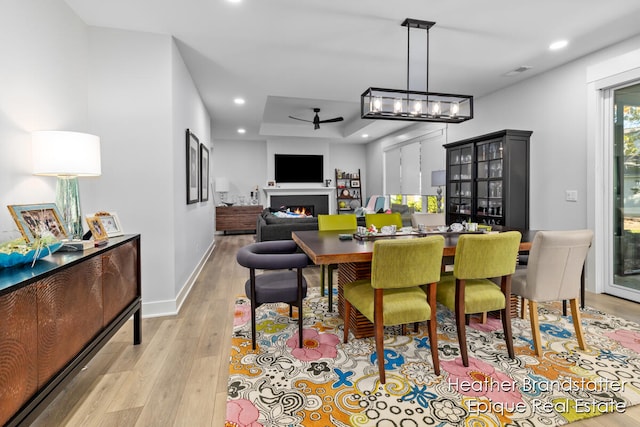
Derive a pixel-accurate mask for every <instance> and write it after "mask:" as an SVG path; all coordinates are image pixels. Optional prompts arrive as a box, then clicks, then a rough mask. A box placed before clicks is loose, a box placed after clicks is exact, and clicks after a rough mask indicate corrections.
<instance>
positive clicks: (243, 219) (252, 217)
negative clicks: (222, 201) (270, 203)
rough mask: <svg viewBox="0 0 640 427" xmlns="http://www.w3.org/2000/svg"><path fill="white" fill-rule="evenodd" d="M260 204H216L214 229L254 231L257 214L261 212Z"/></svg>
mask: <svg viewBox="0 0 640 427" xmlns="http://www.w3.org/2000/svg"><path fill="white" fill-rule="evenodd" d="M262 210H263V207H262V205H248V206H217V207H216V230H217V231H224V232H225V234H226V232H227V231H251V232H253V233H255V232H256V223H257V221H258V215H260V213H261V212H262Z"/></svg>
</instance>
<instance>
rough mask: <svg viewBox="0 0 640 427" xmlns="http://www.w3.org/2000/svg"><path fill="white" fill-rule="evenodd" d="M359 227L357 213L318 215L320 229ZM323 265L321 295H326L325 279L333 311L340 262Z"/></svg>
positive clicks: (351, 228) (353, 229)
mask: <svg viewBox="0 0 640 427" xmlns="http://www.w3.org/2000/svg"><path fill="white" fill-rule="evenodd" d="M357 228H358V219H357V218H356V216H355V215H352V214H346V215H318V230H319V231H339V230H342V231H345V232H350V233H355V231H356V229H357ZM326 267H327V268H326V275H325V266H324V265H321V266H320V268H321V270H320V295H321V296H324V285H325V281H326V283H327V285H328V286H327V288H328V291H327V293H328V296H329V311H333V272H334V270H335V269H336V268H338V264H329V265H327V266H326ZM325 277H326V279H325Z"/></svg>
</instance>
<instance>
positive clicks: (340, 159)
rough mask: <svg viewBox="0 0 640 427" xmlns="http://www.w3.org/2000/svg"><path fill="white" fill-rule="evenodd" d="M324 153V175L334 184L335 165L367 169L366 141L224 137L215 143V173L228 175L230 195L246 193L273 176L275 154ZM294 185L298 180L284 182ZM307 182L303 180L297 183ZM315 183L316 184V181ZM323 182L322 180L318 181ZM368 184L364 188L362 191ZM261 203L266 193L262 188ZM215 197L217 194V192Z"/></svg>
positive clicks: (362, 171)
mask: <svg viewBox="0 0 640 427" xmlns="http://www.w3.org/2000/svg"><path fill="white" fill-rule="evenodd" d="M275 153H279V154H321V155H323V156H324V176H325V179H331V183H332V185H335V173H334V169H336V168H338V169H342V170H344V171H349V172H354V171H357V170H358V169H360V170H361V173H362V174H365V173H366V147H365V145H364V144H329V143H327V142H317V141H310V140H301V139H295V138H283V139H273V140H269V141H225V140H216V141H214V143H213V157H212V159H213V160H212V162H213V163H212V170H213V172H212V177H213V178H215V177H226V178H228V180H229V187H230V190H229V195H228V197H233V196H240V195H242V196H246V197H247V200H248V198H249V193H250V192H251V191H253V190H254V189H255V187H256V186H258V187H259V188H260V190H261V189H262V188H263V187H264V186H265V185H266V183H267V181H268V180H270V179H273V176H274V170H273V168H274V160H273V159H274V157H273V156H274V154H275ZM283 185H286V186H290V187H295V186H296V184H283ZM302 185H304V186H308V184H300V185H298V186H302ZM314 185H315V184H314ZM317 186H322V184H317ZM363 187H364V185H363ZM365 191H366V188H363V195H364V194H365ZM259 194H260V197H261V201H260V202H261V203H262V204H264V203H265V200H264V193H263V192H262V191H259ZM216 199H218V195H217V194H216Z"/></svg>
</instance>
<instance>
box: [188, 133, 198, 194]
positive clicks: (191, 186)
mask: <svg viewBox="0 0 640 427" xmlns="http://www.w3.org/2000/svg"><path fill="white" fill-rule="evenodd" d="M186 135H187V138H186V139H187V204H188V205H190V204H192V203H196V202H198V200H200V181H199V176H200V174H199V171H200V164H199V162H198V154H199V153H200V140H198V137H197V136H196V135H195V134H194V133H193V132H191V130H189V129H187V132H186Z"/></svg>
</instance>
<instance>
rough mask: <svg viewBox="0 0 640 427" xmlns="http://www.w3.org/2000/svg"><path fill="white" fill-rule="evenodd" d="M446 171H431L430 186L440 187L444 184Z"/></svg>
mask: <svg viewBox="0 0 640 427" xmlns="http://www.w3.org/2000/svg"><path fill="white" fill-rule="evenodd" d="M446 173H447V171H445V170H438V171H431V186H432V187H441V186H443V185H445V184H446V183H447V177H446Z"/></svg>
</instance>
